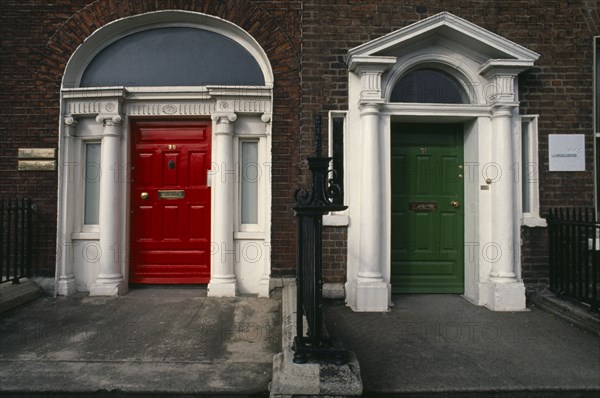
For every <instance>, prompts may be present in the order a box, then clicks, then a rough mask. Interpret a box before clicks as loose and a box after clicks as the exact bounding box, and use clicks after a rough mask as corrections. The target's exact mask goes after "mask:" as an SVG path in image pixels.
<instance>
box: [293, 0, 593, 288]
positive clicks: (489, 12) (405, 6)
mask: <svg viewBox="0 0 600 398" xmlns="http://www.w3.org/2000/svg"><path fill="white" fill-rule="evenodd" d="M442 11H448V12H451V13H453V14H455V15H457V16H459V17H462V18H465V19H466V20H468V21H470V22H473V23H475V24H477V25H479V26H481V27H483V28H485V29H488V30H490V31H492V32H494V33H497V34H499V35H500V36H503V37H505V38H507V39H509V40H512V41H514V42H516V43H518V44H520V45H522V46H524V47H527V48H529V49H531V50H533V51H536V52H538V53H539V54H541V57H540V59H539V60H538V62H537V64H536V66H535V67H534V68H533V69H532V70H531V71H529V72H526V73H524V74H522V75H521V77H520V80H519V83H520V84H519V91H520V98H521V101H522V102H521V113H522V114H539V115H540V118H539V144H540V145H539V159H540V164H539V170H540V187H541V192H540V201H541V210H542V214H545V213H547V211H548V208H549V207H553V206H586V207H589V206H592V205H593V195H594V194H593V185H594V180H593V171H592V170H593V141H592V140H593V134H592V109H593V103H592V101H593V98H592V94H593V93H592V76H593V71H592V65H593V59H592V58H593V46H592V38H593V36H594V35H599V34H600V16H599V9H598V4H597V2H592V1H529V0H511V1H504V0H503V1H500V0H496V1H487V0H486V1H473V0H442V1H439V0H422V1H419V2H416V3H415V2H400V1H395V0H380V1H371V2H365V1H358V0H338V1H323V0H306V1H304V18H303V52H302V95H303V104H302V130H301V131H302V134H304V135H307V134H308V133H309V131H310V121H311V118H312V117H313V115H314V113H315V112H321V113H322V114H323V115H325V114H326V111H329V110H337V109H346V107H347V89H348V87H347V69H346V66H345V65H344V61H343V56H344V54H346V52H347V51H348V50H349V49H350V48H353V47H355V46H358V45H360V44H363V43H365V42H367V41H369V40H373V39H376V38H378V37H381V36H383V35H385V34H387V33H390V32H392V31H395V30H397V29H399V28H402V27H404V26H406V25H409V24H410V23H413V22H416V21H419V20H421V19H423V18H426V17H428V16H431V15H434V14H437V13H439V12H442ZM559 133H579V134H585V135H586V159H587V164H586V169H587V171H586V172H578V173H557V172H553V173H550V172H548V135H549V134H559ZM305 141H307V138H306V137H303V141H302V143H303V146H307V145H308V144H307V143H305ZM545 236H546V235H545V231H543V230H539V229H529V228H523V248H522V253H523V276H524V278H525V281H526V282H539V281H545V280H547V254H546V250H545V247H546V240H545V239H546V238H545ZM325 265H326V264H325ZM333 272H334V270H333V269H331V270H328V271H327V272H326V274H327V275H328V276H331V275H332V273H333Z"/></svg>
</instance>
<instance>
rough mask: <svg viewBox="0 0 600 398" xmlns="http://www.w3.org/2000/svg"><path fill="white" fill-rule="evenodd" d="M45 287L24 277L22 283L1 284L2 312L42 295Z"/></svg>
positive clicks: (0, 306)
mask: <svg viewBox="0 0 600 398" xmlns="http://www.w3.org/2000/svg"><path fill="white" fill-rule="evenodd" d="M43 292H44V291H43V289H42V288H41V287H39V286H38V285H37V284H36V283H34V282H32V281H30V280H27V279H23V280H22V281H21V282H20V283H4V284H2V285H0V314H2V313H5V312H7V311H10V310H12V309H13V308H16V307H19V306H21V305H23V304H26V303H28V302H30V301H32V300H35V299H36V298H38V297H40V296H42V294H43Z"/></svg>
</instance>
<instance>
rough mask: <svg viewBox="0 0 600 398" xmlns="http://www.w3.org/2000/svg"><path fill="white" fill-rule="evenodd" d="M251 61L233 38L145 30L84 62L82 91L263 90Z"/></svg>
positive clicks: (191, 30)
mask: <svg viewBox="0 0 600 398" xmlns="http://www.w3.org/2000/svg"><path fill="white" fill-rule="evenodd" d="M264 84H265V79H264V75H263V73H262V71H261V68H260V66H259V65H258V63H257V62H256V59H254V57H253V56H252V55H251V54H250V52H249V51H248V50H246V49H245V48H244V47H242V46H241V45H240V44H238V43H236V42H235V41H234V40H232V39H230V38H228V37H226V36H223V35H221V34H218V33H215V32H212V31H208V30H204V29H196V28H189V27H168V28H155V29H148V30H144V31H141V32H137V33H133V34H131V35H129V36H125V37H123V38H121V39H119V40H117V41H115V42H114V43H112V44H110V45H109V46H107V47H106V48H104V49H103V50H102V51H100V52H99V53H98V54H97V55H96V56H95V57H94V58H93V59H92V61H91V62H90V63H89V64H88V66H87V68H86V69H85V71H84V73H83V76H82V78H81V83H80V86H81V87H101V86H104V87H106V86H205V85H249V86H262V85H264Z"/></svg>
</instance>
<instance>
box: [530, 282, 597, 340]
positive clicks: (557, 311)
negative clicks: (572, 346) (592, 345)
mask: <svg viewBox="0 0 600 398" xmlns="http://www.w3.org/2000/svg"><path fill="white" fill-rule="evenodd" d="M531 303H532V304H533V305H534V306H536V307H538V308H539V309H541V310H543V311H546V312H548V313H550V314H552V315H555V316H557V317H558V318H561V319H563V320H565V321H567V322H569V323H571V324H573V325H575V326H577V327H579V328H581V329H583V330H585V331H587V332H589V333H591V334H593V335H596V336H598V337H600V314H596V313H593V312H591V311H590V310H588V309H587V308H585V307H583V306H582V305H581V304H579V303H575V302H572V301H570V300H566V299H562V298H559V297H557V296H556V295H554V294H552V293H549V292H544V293H540V294H535V295H533V296H532V297H531Z"/></svg>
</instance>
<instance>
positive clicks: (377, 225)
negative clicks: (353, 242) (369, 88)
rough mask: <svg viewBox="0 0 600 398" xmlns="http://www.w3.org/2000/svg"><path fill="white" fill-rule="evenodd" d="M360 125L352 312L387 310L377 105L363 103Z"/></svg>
mask: <svg viewBox="0 0 600 398" xmlns="http://www.w3.org/2000/svg"><path fill="white" fill-rule="evenodd" d="M360 119H361V127H362V139H361V143H362V167H361V169H362V173H361V180H360V184H361V185H360V191H361V206H360V252H359V253H360V254H359V256H360V262H359V269H358V274H357V278H356V287H355V291H356V301H355V302H353V304H354V305H353V308H352V309H353V310H355V311H387V309H388V296H389V294H388V284H387V283H386V282H385V281H384V279H383V274H382V272H381V267H383V266H384V261H383V259H382V258H381V254H382V250H381V240H382V236H383V233H384V231H383V224H384V223H383V222H382V221H383V220H382V208H381V206H382V203H381V201H380V198H381V195H382V189H383V184H382V181H381V176H382V170H381V168H382V167H383V166H384V165H383V164H382V162H381V159H382V158H383V156H382V153H381V143H380V134H379V105H378V104H377V103H366V104H364V105H363V106H362V107H361V113H360Z"/></svg>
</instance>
